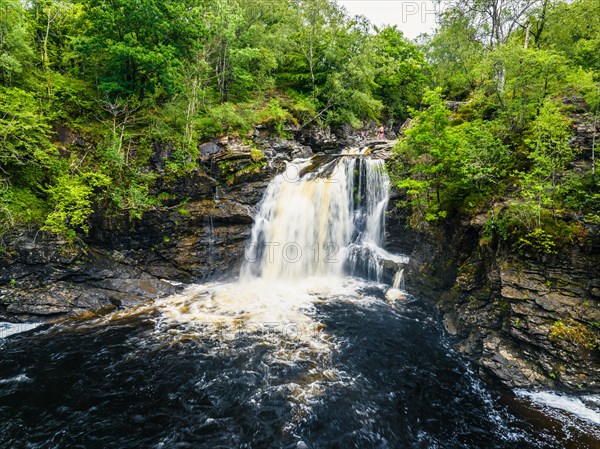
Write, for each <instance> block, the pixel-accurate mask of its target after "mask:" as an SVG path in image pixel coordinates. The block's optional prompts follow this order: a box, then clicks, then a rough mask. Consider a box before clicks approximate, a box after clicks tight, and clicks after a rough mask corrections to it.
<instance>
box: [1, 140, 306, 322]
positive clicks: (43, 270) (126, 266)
mask: <svg viewBox="0 0 600 449" xmlns="http://www.w3.org/2000/svg"><path fill="white" fill-rule="evenodd" d="M155 150H156V152H155V156H154V157H153V163H154V164H155V167H154V169H155V170H156V171H158V172H159V173H160V172H161V170H162V168H163V164H164V161H165V160H167V159H168V157H169V152H170V151H172V149H171V148H169V147H168V146H156V148H155ZM200 154H201V156H200V157H201V161H200V162H201V165H202V166H203V167H204V170H197V171H195V172H193V173H191V174H189V175H187V176H185V177H182V178H178V179H176V180H166V179H167V177H164V178H161V180H160V182H159V183H158V184H157V186H156V191H155V192H154V194H155V195H160V194H161V193H163V194H165V196H167V197H168V198H169V199H168V201H166V202H165V203H164V206H162V207H159V208H155V209H153V210H150V211H148V212H147V213H145V214H144V217H143V219H142V220H137V219H130V218H129V217H128V216H127V215H126V214H122V215H115V214H106V213H104V212H103V211H99V212H97V213H96V214H95V215H94V216H92V218H91V231H90V234H89V235H88V236H85V237H83V240H82V241H80V242H78V243H75V244H67V243H66V242H64V241H61V240H57V239H56V238H54V237H52V236H48V235H45V234H43V233H35V232H32V233H25V234H20V235H13V236H12V237H9V238H6V239H5V240H6V245H4V247H3V250H2V251H1V252H0V267H1V268H2V269H1V271H0V320H8V321H29V320H34V321H39V320H47V319H56V318H59V317H63V316H70V315H80V314H84V313H87V312H91V311H97V310H101V309H103V308H114V307H116V306H126V305H130V304H133V303H138V302H140V301H146V300H148V299H151V298H156V297H160V296H163V295H168V294H172V293H174V292H175V291H177V288H178V287H177V282H193V281H198V280H202V279H206V278H208V277H211V278H218V277H225V276H235V275H236V274H237V272H238V271H239V267H240V265H241V263H242V261H243V257H244V245H245V242H246V240H247V239H248V237H249V234H250V230H251V227H252V223H253V216H254V211H255V206H256V204H257V203H258V202H259V201H260V199H261V197H262V195H263V192H264V190H265V188H266V186H267V184H268V183H269V181H270V179H271V178H272V177H273V176H275V174H277V173H278V172H279V171H281V170H282V169H283V168H284V167H285V161H289V160H292V159H293V158H295V157H307V156H310V155H311V154H312V150H311V149H310V147H307V146H304V145H301V144H299V143H298V142H296V141H290V140H282V139H269V138H262V137H260V136H257V138H256V139H255V141H254V144H253V145H252V146H249V145H244V144H242V143H241V142H239V141H235V140H232V141H228V142H223V143H222V144H221V145H217V144H215V143H210V144H205V145H202V146H201V147H200ZM174 281H175V282H174Z"/></svg>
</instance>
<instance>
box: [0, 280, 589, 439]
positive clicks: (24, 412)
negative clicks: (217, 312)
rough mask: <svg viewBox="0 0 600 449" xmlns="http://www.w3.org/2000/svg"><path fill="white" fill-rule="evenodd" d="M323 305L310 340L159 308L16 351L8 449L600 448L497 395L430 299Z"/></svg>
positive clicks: (6, 355) (10, 375)
mask: <svg viewBox="0 0 600 449" xmlns="http://www.w3.org/2000/svg"><path fill="white" fill-rule="evenodd" d="M361 289H362V290H361ZM315 298H317V299H316V300H315V301H314V304H313V306H312V307H311V308H310V310H307V311H306V312H305V313H306V315H307V316H309V317H310V320H311V322H312V323H313V324H316V325H315V326H312V327H310V329H311V331H310V332H312V333H314V335H312V334H311V335H309V336H303V338H296V337H294V338H288V336H285V335H282V331H281V329H280V328H278V326H279V323H270V324H268V325H267V324H265V323H261V324H260V325H259V324H256V323H254V324H253V325H252V326H246V327H244V329H245V330H244V331H242V332H236V333H231V332H223V328H224V325H223V323H219V322H211V321H210V320H205V321H202V320H201V319H200V320H198V322H196V323H191V322H190V320H185V321H181V322H178V321H177V320H168V319H164V317H163V313H162V311H161V308H160V307H154V306H148V307H143V308H140V309H138V310H134V311H127V312H119V313H116V314H113V315H107V316H103V317H99V318H98V317H97V318H93V319H89V320H77V321H72V322H67V323H63V324H61V325H57V326H52V327H40V328H37V329H35V330H33V331H30V332H27V333H23V334H19V335H13V336H11V337H9V338H6V339H4V340H0V350H1V351H0V413H1V417H2V418H1V423H0V447H2V448H15V449H16V448H340V449H346V448H562V447H565V448H586V447H589V448H598V447H600V439H599V438H598V435H597V434H594V426H593V424H589V425H587V424H585V423H582V425H581V426H579V427H577V426H576V428H577V430H572V431H570V432H569V431H565V426H564V425H562V424H561V422H560V420H559V419H556V418H552V417H548V416H546V415H544V414H543V413H542V412H541V411H540V410H539V409H536V408H535V407H533V406H531V405H527V403H526V402H524V401H522V400H521V401H520V400H517V399H515V397H514V395H511V394H510V393H507V392H499V391H495V390H490V389H488V388H486V387H485V386H484V385H483V384H482V383H481V382H480V381H479V380H478V379H477V377H476V376H475V375H474V374H473V373H472V372H471V370H470V369H469V367H468V366H467V365H466V364H465V363H464V361H462V360H461V359H460V358H459V357H458V356H457V355H456V354H455V353H453V352H452V351H451V350H450V349H449V347H448V344H446V342H445V341H444V338H443V336H442V333H441V331H440V327H439V325H438V323H437V322H436V320H435V319H433V318H432V317H431V312H430V310H428V309H427V308H426V307H425V306H423V305H422V304H421V303H420V302H419V301H417V300H413V301H408V302H404V303H402V304H398V305H394V306H390V305H389V304H387V303H386V302H385V301H384V300H383V297H382V295H380V294H379V293H378V290H377V288H373V289H371V290H369V291H366V290H365V289H364V286H363V287H361V288H357V292H356V294H355V295H348V294H347V293H345V294H339V295H337V294H327V295H324V294H320V295H315ZM180 300H181V297H180ZM205 300H206V299H205V298H204V299H203V297H198V296H193V295H192V296H190V298H189V301H190V302H197V301H205ZM185 301H188V299H185ZM213 306H214V307H218V306H215V305H214V304H213ZM211 307H212V306H211ZM208 309H210V308H207V310H208ZM180 310H181V311H182V313H186V312H187V309H185V307H180ZM236 319H237V318H236ZM215 329H217V330H219V331H218V332H217V331H215ZM317 334H318V335H317ZM304 337H306V338H304ZM540 416H542V418H540ZM573 429H575V427H574V428H573Z"/></svg>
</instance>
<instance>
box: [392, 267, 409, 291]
mask: <svg viewBox="0 0 600 449" xmlns="http://www.w3.org/2000/svg"><path fill="white" fill-rule="evenodd" d="M392 288H393V289H396V290H405V289H406V287H405V285H404V268H400V269H399V270H398V271H397V272H396V275H395V276H394V283H393V284H392Z"/></svg>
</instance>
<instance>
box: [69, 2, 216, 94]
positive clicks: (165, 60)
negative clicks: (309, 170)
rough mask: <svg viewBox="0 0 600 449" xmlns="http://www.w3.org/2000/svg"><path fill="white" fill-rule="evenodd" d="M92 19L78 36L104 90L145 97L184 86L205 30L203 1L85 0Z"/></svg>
mask: <svg viewBox="0 0 600 449" xmlns="http://www.w3.org/2000/svg"><path fill="white" fill-rule="evenodd" d="M79 1H80V2H81V4H82V5H83V7H84V11H85V20H86V22H87V24H88V27H87V29H86V30H85V32H84V34H83V35H82V36H78V37H77V39H76V40H75V43H74V44H75V50H76V51H77V52H78V53H79V54H80V55H81V57H82V59H83V61H82V64H83V67H84V70H85V72H86V73H87V74H89V76H90V77H91V78H92V79H97V80H98V87H99V89H100V90H101V91H102V92H106V93H108V94H110V95H112V96H125V97H127V96H129V95H131V94H135V95H137V96H138V97H139V98H140V99H143V98H144V97H146V96H148V95H150V96H157V95H158V96H160V95H161V94H164V95H167V96H172V95H174V94H175V93H176V92H178V91H179V89H180V87H181V86H180V80H181V71H180V70H181V67H182V61H183V60H184V59H185V58H186V57H188V56H189V55H190V54H192V52H193V51H194V49H195V47H196V45H197V43H198V42H199V38H200V37H201V36H202V35H203V33H204V22H203V20H202V8H200V5H199V2H198V1H197V0H184V1H178V2H159V1H156V0H79Z"/></svg>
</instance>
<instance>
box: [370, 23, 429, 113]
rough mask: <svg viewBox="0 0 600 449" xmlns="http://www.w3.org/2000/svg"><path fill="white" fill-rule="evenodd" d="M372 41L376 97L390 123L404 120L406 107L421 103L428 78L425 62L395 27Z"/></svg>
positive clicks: (385, 30) (415, 48)
mask: <svg viewBox="0 0 600 449" xmlns="http://www.w3.org/2000/svg"><path fill="white" fill-rule="evenodd" d="M376 31H377V34H375V36H374V38H373V46H374V53H375V55H374V58H375V63H374V64H373V65H374V66H375V68H376V69H375V70H376V74H375V83H376V84H377V88H376V89H375V96H376V97H377V98H378V99H379V100H380V101H381V102H382V103H383V104H384V106H385V108H386V110H385V113H386V115H387V116H388V117H389V118H390V119H392V120H404V119H406V118H407V116H408V108H409V107H413V108H414V107H417V106H418V105H419V104H420V102H421V99H422V96H423V91H424V88H425V84H426V82H427V77H426V74H425V71H426V63H425V58H424V56H423V54H422V53H421V51H420V50H419V49H418V48H417V46H416V45H414V44H412V43H411V42H409V41H407V40H406V39H405V38H404V36H403V34H402V32H401V31H400V30H398V29H397V28H396V27H386V28H383V29H381V30H379V29H376Z"/></svg>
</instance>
